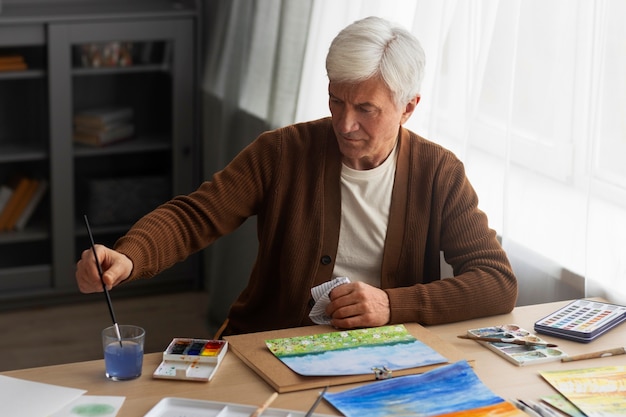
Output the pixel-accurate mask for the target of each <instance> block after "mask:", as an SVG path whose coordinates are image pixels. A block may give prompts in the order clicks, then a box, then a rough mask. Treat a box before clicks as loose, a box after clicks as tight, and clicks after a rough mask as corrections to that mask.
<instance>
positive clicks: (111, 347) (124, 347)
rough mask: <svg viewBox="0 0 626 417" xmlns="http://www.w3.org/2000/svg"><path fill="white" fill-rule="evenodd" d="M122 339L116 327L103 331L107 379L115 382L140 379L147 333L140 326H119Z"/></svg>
mask: <svg viewBox="0 0 626 417" xmlns="http://www.w3.org/2000/svg"><path fill="white" fill-rule="evenodd" d="M118 327H119V331H120V336H121V339H119V338H118V335H117V331H116V328H115V326H111V327H107V328H106V329H104V330H103V331H102V347H103V349H104V368H105V374H106V377H107V378H109V379H112V380H114V381H127V380H130V379H135V378H139V377H140V376H141V368H142V366H143V344H144V340H145V338H146V331H145V330H144V329H142V328H141V327H138V326H132V325H126V324H122V325H119V326H118Z"/></svg>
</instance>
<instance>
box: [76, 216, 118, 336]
mask: <svg viewBox="0 0 626 417" xmlns="http://www.w3.org/2000/svg"><path fill="white" fill-rule="evenodd" d="M84 218H85V226H87V233H88V234H89V240H90V241H91V250H92V251H93V257H94V258H95V259H96V267H97V268H98V275H100V282H101V283H102V289H103V290H104V296H105V297H106V300H107V306H108V307H109V314H111V320H113V326H114V327H115V334H116V335H117V340H119V341H120V347H123V346H122V335H121V334H120V327H119V326H118V325H117V320H115V313H114V312H113V303H111V296H110V295H109V290H107V287H106V285H105V284H104V279H103V278H102V266H101V265H100V261H99V260H98V255H97V254H96V243H95V242H94V240H93V235H92V234H91V227H89V220H88V219H87V215H86V214H85V215H84Z"/></svg>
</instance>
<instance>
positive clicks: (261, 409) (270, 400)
mask: <svg viewBox="0 0 626 417" xmlns="http://www.w3.org/2000/svg"><path fill="white" fill-rule="evenodd" d="M276 397H278V393H277V392H275V393H273V394H272V395H270V397H269V398H268V399H267V400H265V402H264V403H263V405H261V406H260V407H259V408H257V409H256V410H254V412H253V413H252V414H250V417H259V416H260V415H261V414H263V412H264V411H265V410H267V407H269V406H270V404H272V403H273V402H274V400H275V399H276Z"/></svg>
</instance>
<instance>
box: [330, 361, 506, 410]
mask: <svg viewBox="0 0 626 417" xmlns="http://www.w3.org/2000/svg"><path fill="white" fill-rule="evenodd" d="M324 398H326V400H328V401H329V402H330V403H331V404H332V405H333V406H334V407H335V408H337V409H338V410H339V411H341V413H342V414H344V415H346V416H359V417H363V416H368V417H385V416H394V415H398V416H400V415H405V416H406V415H413V416H435V415H439V414H446V413H452V412H455V411H462V410H471V409H474V408H478V407H484V406H489V405H493V404H499V403H501V402H503V401H504V400H503V399H502V398H500V397H498V396H496V395H495V394H494V393H493V392H491V390H489V388H487V387H486V386H485V385H484V384H483V383H482V382H481V381H480V379H478V377H477V376H476V374H475V373H474V371H473V370H472V368H471V367H470V366H469V364H468V363H467V362H465V361H460V362H457V363H454V364H452V365H446V366H442V367H440V368H436V369H434V370H432V371H430V372H426V373H424V374H421V375H410V376H403V377H397V378H391V379H386V380H384V381H378V382H375V383H372V384H367V385H364V386H362V387H359V388H355V389H351V390H347V391H343V392H339V393H327V394H325V395H324Z"/></svg>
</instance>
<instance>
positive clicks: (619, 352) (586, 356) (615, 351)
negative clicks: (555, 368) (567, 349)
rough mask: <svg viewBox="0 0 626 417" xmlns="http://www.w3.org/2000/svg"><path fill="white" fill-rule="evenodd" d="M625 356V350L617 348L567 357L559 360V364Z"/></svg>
mask: <svg viewBox="0 0 626 417" xmlns="http://www.w3.org/2000/svg"><path fill="white" fill-rule="evenodd" d="M623 354H626V348H623V347H618V348H615V349H605V350H600V351H597V352H590V353H583V354H581V355H575V356H567V357H565V358H563V359H561V362H572V361H582V360H585V359H595V358H607V357H610V356H615V355H623Z"/></svg>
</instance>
